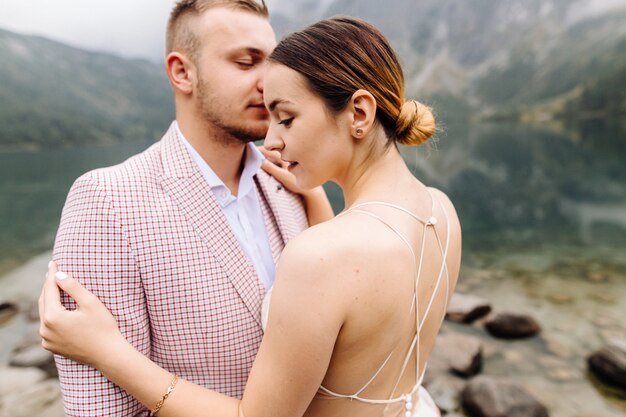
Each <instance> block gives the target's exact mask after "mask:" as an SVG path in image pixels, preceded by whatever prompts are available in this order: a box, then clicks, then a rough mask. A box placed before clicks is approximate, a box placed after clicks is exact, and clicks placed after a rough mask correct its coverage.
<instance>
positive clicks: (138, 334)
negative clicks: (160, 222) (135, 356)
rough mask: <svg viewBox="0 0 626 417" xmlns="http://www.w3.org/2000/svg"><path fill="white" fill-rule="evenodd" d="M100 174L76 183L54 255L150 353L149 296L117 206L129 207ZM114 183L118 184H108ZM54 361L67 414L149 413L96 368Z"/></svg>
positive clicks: (67, 301) (130, 337)
mask: <svg viewBox="0 0 626 417" xmlns="http://www.w3.org/2000/svg"><path fill="white" fill-rule="evenodd" d="M97 178H98V177H97V175H95V174H93V172H92V173H87V174H85V175H84V176H82V177H81V178H79V179H78V180H76V182H75V183H74V185H73V186H72V188H71V190H70V192H69V195H68V197H67V200H66V202H65V206H64V207H63V214H62V216H61V223H60V226H59V230H58V233H57V236H56V241H55V245H54V260H55V261H56V262H57V263H58V265H59V269H60V270H62V271H65V272H68V273H70V274H71V275H72V276H73V277H74V278H76V279H78V280H79V281H80V282H81V283H83V284H84V285H85V286H86V287H87V288H88V289H89V290H90V291H92V292H93V293H94V294H95V295H96V296H98V298H100V300H102V301H103V302H104V304H105V305H106V306H107V308H108V309H109V310H110V311H111V312H112V313H113V315H114V316H115V318H116V320H117V322H118V325H119V326H120V330H121V331H122V334H124V336H125V337H126V338H127V339H128V340H129V342H130V343H132V344H133V345H134V346H135V347H136V348H137V349H138V350H139V351H141V352H142V353H143V354H144V355H147V356H149V355H150V323H149V319H148V311H147V306H146V297H145V294H144V290H143V287H142V283H141V276H140V273H139V269H138V267H137V262H136V259H135V257H134V255H133V252H132V250H131V246H130V244H129V240H128V236H127V234H126V232H125V230H124V227H123V224H122V222H121V221H120V216H119V215H118V212H119V210H124V209H129V208H128V207H123V205H122V204H120V203H119V201H118V202H115V201H113V199H112V198H111V196H110V195H107V192H106V189H105V187H104V186H102V185H101V184H100V183H99V182H98V181H97ZM112 187H113V189H115V187H114V186H111V185H109V188H112ZM114 195H119V193H117V194H115V193H114ZM116 203H117V207H116ZM116 210H117V211H116ZM62 303H63V304H64V305H65V306H66V307H67V308H68V309H75V308H76V305H75V303H74V302H73V300H71V298H69V296H67V294H63V296H62ZM55 360H56V364H57V368H58V371H59V379H60V383H61V390H62V393H63V402H64V407H65V414H66V415H67V416H70V417H82V416H144V415H148V413H147V410H145V408H144V407H143V406H142V405H141V404H140V403H138V402H137V401H136V400H135V399H134V398H132V397H131V396H130V395H128V394H126V392H125V391H123V390H122V389H121V388H119V387H117V386H115V385H113V384H112V383H111V382H109V381H108V380H107V379H105V378H104V377H103V376H102V374H100V373H99V372H98V371H96V370H95V369H93V368H90V367H88V366H85V365H81V364H79V363H76V362H73V361H71V360H68V359H65V358H62V357H58V356H57V357H55Z"/></svg>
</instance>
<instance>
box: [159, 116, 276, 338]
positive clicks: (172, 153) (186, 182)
mask: <svg viewBox="0 0 626 417" xmlns="http://www.w3.org/2000/svg"><path fill="white" fill-rule="evenodd" d="M162 159H163V167H164V169H163V178H162V181H161V184H162V185H163V188H164V190H165V191H166V192H167V193H168V194H169V195H170V196H171V197H172V199H173V200H175V201H176V202H177V203H178V206H179V208H180V210H181V211H182V212H183V213H184V214H185V215H186V217H187V219H188V220H189V223H190V224H191V225H192V226H193V228H194V230H195V231H196V233H197V234H198V235H199V236H200V237H201V239H202V240H203V241H204V242H205V243H206V245H207V246H208V247H209V250H210V251H211V252H212V253H213V254H214V255H215V257H216V258H217V260H218V261H219V262H220V264H221V266H222V268H223V270H224V271H225V272H226V274H227V275H228V278H229V279H230V280H231V282H232V284H233V286H234V287H235V289H236V290H237V292H238V294H239V296H240V297H241V299H242V300H243V302H244V303H245V305H246V306H247V307H248V310H250V313H251V314H252V315H253V316H254V318H255V319H256V320H257V322H258V323H259V326H260V325H261V314H260V312H261V303H262V301H263V296H264V295H265V288H264V286H263V283H262V282H261V280H260V279H259V278H258V276H257V274H256V271H255V269H254V267H253V266H252V264H251V263H250V262H249V260H248V258H247V257H246V255H245V254H244V252H243V250H242V249H241V245H240V244H239V241H238V240H237V237H236V236H235V234H234V233H233V231H232V230H231V228H230V226H229V224H228V219H227V218H226V216H225V215H224V213H223V211H222V208H221V207H220V205H219V203H218V202H217V200H216V199H215V196H214V195H213V192H212V191H211V187H210V186H209V184H207V182H206V179H205V178H204V176H203V175H202V173H201V172H200V170H199V169H198V167H197V166H196V164H195V162H194V161H193V159H192V158H191V156H190V155H189V152H188V151H187V149H185V147H184V145H183V143H181V142H180V139H179V138H178V137H177V132H176V129H175V128H172V127H171V128H170V129H169V131H168V132H167V134H166V136H165V137H164V138H163V151H162Z"/></svg>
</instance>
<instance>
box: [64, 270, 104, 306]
mask: <svg viewBox="0 0 626 417" xmlns="http://www.w3.org/2000/svg"><path fill="white" fill-rule="evenodd" d="M55 281H56V282H55V286H57V285H58V287H59V288H61V289H62V290H63V291H65V292H66V293H67V294H68V295H69V296H70V297H72V298H73V299H74V301H76V304H77V305H78V307H82V308H84V307H88V306H91V305H94V303H98V304H99V303H100V300H98V298H97V297H96V296H95V295H93V294H92V293H91V292H90V291H89V290H88V289H87V288H85V287H83V285H82V284H81V283H80V282H78V280H76V279H74V278H72V276H71V275H69V274H66V273H64V272H60V271H57V273H56V274H55ZM58 291H59V290H58V288H57V292H58Z"/></svg>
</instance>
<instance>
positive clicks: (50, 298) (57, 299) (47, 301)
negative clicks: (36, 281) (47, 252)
mask: <svg viewBox="0 0 626 417" xmlns="http://www.w3.org/2000/svg"><path fill="white" fill-rule="evenodd" d="M56 273H57V264H56V263H55V262H50V263H49V264H48V274H47V275H46V282H44V284H43V291H42V301H43V303H42V308H41V309H40V311H39V316H40V317H41V318H43V317H45V313H47V312H50V311H52V310H54V309H63V308H64V307H63V305H62V304H61V292H60V291H59V288H58V287H57V284H56V282H55V278H54V276H55V274H56ZM42 312H43V314H42Z"/></svg>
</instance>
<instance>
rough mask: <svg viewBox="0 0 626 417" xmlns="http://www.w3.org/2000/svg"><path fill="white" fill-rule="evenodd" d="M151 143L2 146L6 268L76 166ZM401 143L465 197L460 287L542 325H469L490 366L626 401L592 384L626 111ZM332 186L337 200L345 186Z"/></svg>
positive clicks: (620, 262) (426, 171) (554, 402)
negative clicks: (519, 330)
mask: <svg viewBox="0 0 626 417" xmlns="http://www.w3.org/2000/svg"><path fill="white" fill-rule="evenodd" d="M149 145H150V142H142V143H137V142H133V143H121V144H115V145H109V146H104V147H84V148H74V149H54V150H39V151H28V152H27V151H21V152H4V153H0V231H1V232H0V275H1V274H2V273H4V272H7V271H9V270H10V269H13V268H15V267H17V266H18V265H20V264H22V263H23V262H25V261H26V260H28V259H29V258H31V257H33V256H35V255H37V254H40V253H43V252H45V251H47V250H49V249H50V248H51V246H52V244H53V241H54V234H55V232H56V228H57V226H58V220H59V216H60V213H61V208H62V206H63V202H64V199H65V196H66V194H67V191H68V190H69V188H70V186H71V184H72V182H73V181H74V179H75V178H76V177H78V176H79V175H80V174H82V173H83V172H85V171H88V170H90V169H93V168H97V167H102V166H107V165H112V164H115V163H119V162H121V161H123V160H124V159H126V158H127V157H128V156H130V155H132V154H134V153H137V152H139V151H141V150H142V149H145V148H146V147H148V146H149ZM403 154H404V156H405V159H406V160H407V162H408V164H409V166H410V167H411V168H412V169H413V170H414V172H415V175H416V176H417V177H418V178H420V179H422V180H423V181H424V182H425V183H427V184H429V185H432V186H435V187H438V188H440V189H442V190H444V191H445V192H446V193H447V194H448V195H449V196H450V198H451V199H452V201H453V202H454V204H455V206H456V208H457V211H458V213H459V217H460V218H461V224H462V226H463V232H464V247H463V251H464V255H463V269H462V273H461V278H460V280H459V289H460V290H461V291H463V292H470V293H473V294H477V295H480V296H483V297H484V298H487V299H488V300H489V301H490V302H491V303H492V305H493V306H494V309H495V310H496V311H502V310H514V311H518V312H525V313H528V314H531V315H533V316H534V317H535V318H536V319H537V320H538V321H539V322H540V323H541V325H542V327H543V332H542V336H541V337H540V338H533V339H531V340H528V341H521V342H515V343H511V342H501V341H496V340H495V339H492V338H490V337H488V336H487V335H486V333H485V331H484V329H482V328H481V327H480V326H469V327H466V328H465V331H467V332H469V333H472V334H474V335H475V336H477V337H479V338H481V339H482V340H483V343H484V345H485V346H486V352H485V353H486V354H485V356H486V358H485V365H484V369H485V371H486V372H489V373H491V374H498V375H508V376H511V377H514V378H516V379H519V380H521V381H523V382H525V383H526V385H528V386H531V387H534V392H535V394H536V395H537V396H538V397H540V398H541V400H542V401H543V402H545V403H546V404H547V405H548V406H549V408H550V411H551V415H552V416H557V417H560V416H563V417H565V416H620V415H624V412H626V398H624V394H623V393H619V392H615V391H611V390H607V389H606V387H604V386H603V385H602V384H598V383H597V381H595V380H594V379H593V378H591V377H589V375H587V373H586V365H585V357H586V355H588V354H589V353H590V352H591V351H593V350H595V349H597V348H599V347H600V346H601V345H602V344H603V343H605V342H606V341H608V340H609V339H611V338H613V337H621V338H626V321H625V320H624V319H623V317H624V311H626V285H625V284H626V127H625V126H624V123H623V122H622V123H621V124H620V123H618V122H614V123H600V122H596V123H587V124H585V125H581V126H576V127H569V128H568V129H565V128H564V127H563V126H558V125H555V126H547V125H546V126H541V127H537V126H534V127H533V126H520V125H506V124H467V123H450V124H448V125H447V126H444V131H443V132H442V133H440V134H439V135H438V138H437V140H436V141H435V142H433V144H432V145H430V146H426V147H421V148H417V149H415V148H407V149H403ZM328 191H329V195H330V196H331V199H332V201H333V206H334V207H335V209H336V210H340V209H341V206H342V202H341V197H340V193H339V190H338V189H337V188H336V187H334V186H329V187H328ZM42 274H43V271H42ZM37 278H39V277H37Z"/></svg>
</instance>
